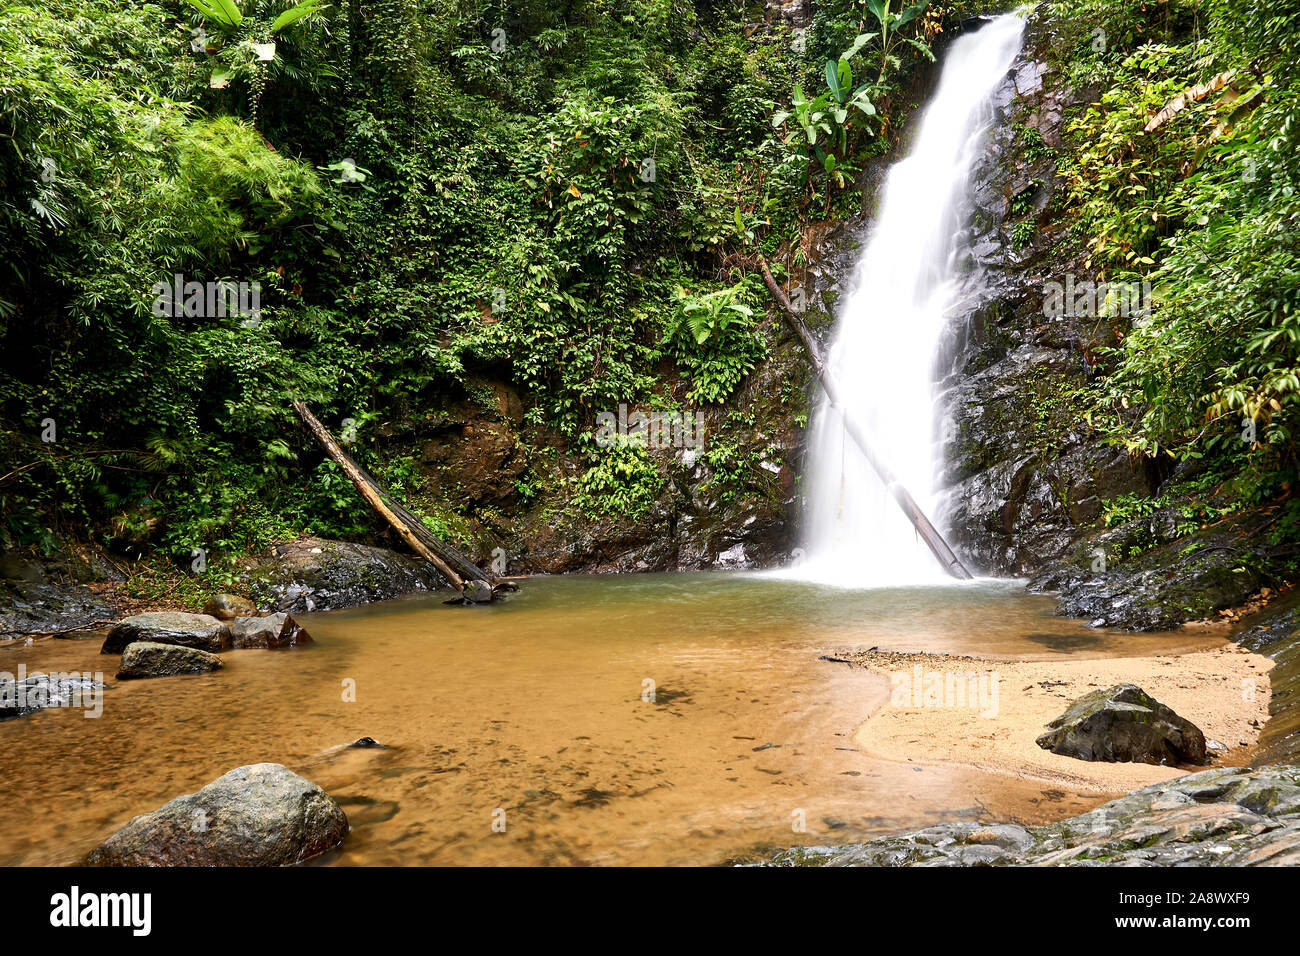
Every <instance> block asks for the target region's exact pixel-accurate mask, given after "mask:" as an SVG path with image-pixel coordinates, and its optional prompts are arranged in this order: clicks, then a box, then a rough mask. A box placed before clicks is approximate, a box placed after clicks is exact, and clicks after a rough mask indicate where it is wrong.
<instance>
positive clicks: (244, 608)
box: [203, 594, 257, 621]
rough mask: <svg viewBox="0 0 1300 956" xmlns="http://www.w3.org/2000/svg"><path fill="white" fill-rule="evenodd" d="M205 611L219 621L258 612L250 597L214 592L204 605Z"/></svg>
mask: <svg viewBox="0 0 1300 956" xmlns="http://www.w3.org/2000/svg"><path fill="white" fill-rule="evenodd" d="M203 613H204V614H210V615H211V616H212V617H215V618H216V619H217V620H218V621H233V620H235V619H236V618H240V617H252V616H253V615H255V614H256V613H257V608H256V607H255V606H254V605H253V602H252V601H250V600H248V598H242V597H240V596H239V595H238V594H214V595H212V597H210V598H208V603H207V604H205V605H203Z"/></svg>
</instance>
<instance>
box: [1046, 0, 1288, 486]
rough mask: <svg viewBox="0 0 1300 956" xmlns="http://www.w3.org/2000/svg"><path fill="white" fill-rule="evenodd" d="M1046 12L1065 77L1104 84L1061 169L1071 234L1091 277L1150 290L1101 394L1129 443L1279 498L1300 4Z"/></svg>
mask: <svg viewBox="0 0 1300 956" xmlns="http://www.w3.org/2000/svg"><path fill="white" fill-rule="evenodd" d="M1056 7H1057V10H1058V12H1059V13H1060V14H1061V15H1062V16H1063V21H1064V20H1068V21H1071V22H1074V23H1075V24H1076V26H1075V27H1071V28H1070V30H1074V31H1075V33H1074V34H1073V35H1072V38H1071V36H1067V37H1066V41H1067V49H1068V57H1069V60H1070V62H1071V63H1072V64H1073V65H1074V67H1075V69H1074V71H1073V72H1074V73H1075V75H1076V76H1080V77H1091V78H1093V79H1094V80H1096V81H1098V82H1099V83H1100V85H1101V89H1102V92H1101V95H1100V96H1099V97H1098V99H1097V101H1096V102H1095V103H1093V104H1092V105H1091V106H1089V107H1087V108H1086V109H1085V110H1084V111H1083V113H1082V115H1081V116H1080V117H1079V118H1078V120H1077V122H1076V124H1075V126H1074V131H1075V135H1076V139H1075V141H1074V143H1073V144H1072V145H1073V146H1074V149H1073V150H1072V152H1073V154H1074V159H1073V161H1072V162H1063V163H1062V164H1061V165H1062V169H1063V171H1065V172H1066V174H1067V176H1068V178H1069V184H1070V204H1069V211H1070V213H1071V214H1072V217H1073V228H1074V229H1075V230H1076V233H1077V234H1078V235H1079V236H1080V237H1081V238H1082V239H1083V240H1084V241H1085V243H1086V245H1087V248H1088V265H1090V266H1091V267H1092V268H1094V269H1099V270H1101V271H1102V272H1103V273H1108V274H1109V275H1111V276H1114V277H1117V278H1120V279H1129V278H1143V277H1145V278H1148V279H1150V281H1151V282H1152V283H1153V284H1154V286H1155V297H1156V306H1157V307H1156V309H1155V310H1154V312H1153V314H1151V315H1146V316H1140V317H1137V318H1136V319H1135V320H1134V321H1133V323H1132V327H1131V328H1129V329H1127V330H1121V331H1122V332H1124V331H1126V332H1127V334H1126V335H1124V338H1123V342H1122V344H1121V345H1120V347H1119V348H1117V349H1115V350H1111V351H1106V352H1103V357H1104V358H1105V359H1106V360H1107V363H1108V365H1109V368H1110V374H1109V377H1108V378H1107V379H1106V383H1105V387H1106V388H1108V389H1109V391H1110V394H1111V396H1112V398H1113V399H1114V400H1115V401H1117V402H1121V403H1122V404H1123V405H1124V406H1125V407H1128V408H1131V409H1133V410H1134V411H1135V412H1136V418H1135V425H1134V427H1133V428H1131V429H1130V430H1129V432H1128V434H1127V442H1126V443H1127V445H1128V447H1129V448H1130V449H1131V450H1134V451H1140V452H1143V453H1145V454H1147V455H1161V454H1172V455H1175V456H1177V457H1180V458H1190V459H1200V458H1206V459H1210V460H1212V461H1213V462H1215V463H1216V464H1215V468H1216V469H1220V470H1222V471H1223V472H1224V473H1225V474H1231V475H1234V476H1235V477H1234V478H1233V479H1232V482H1231V486H1232V487H1233V488H1234V489H1235V493H1236V494H1238V495H1239V496H1241V497H1242V498H1243V500H1252V501H1256V502H1263V501H1268V500H1270V499H1271V498H1276V497H1278V496H1282V495H1285V494H1287V493H1288V489H1289V488H1290V487H1291V485H1292V483H1293V482H1294V481H1295V479H1296V477H1297V468H1298V463H1297V454H1296V452H1297V441H1296V439H1297V436H1296V425H1295V423H1294V418H1295V412H1294V405H1295V401H1296V399H1297V392H1300V265H1297V263H1298V262H1300V246H1298V245H1297V243H1298V242H1300V238H1298V237H1300V161H1297V159H1296V156H1297V146H1298V145H1300V122H1298V121H1297V114H1296V104H1297V103H1298V102H1300V71H1298V68H1297V64H1298V63H1300V59H1298V56H1300V9H1297V8H1296V7H1295V5H1294V4H1293V3H1289V2H1287V0H1252V2H1250V3H1247V4H1244V5H1242V4H1228V3H1226V2H1224V0H1211V2H1202V3H1193V2H1190V0H1171V2H1170V3H1169V4H1168V5H1162V9H1160V10H1157V8H1155V7H1151V6H1147V5H1143V4H1140V3H1136V2H1129V0H1086V2H1083V0H1078V2H1073V3H1058V4H1057V5H1056ZM1080 23H1082V24H1091V23H1096V24H1098V25H1099V28H1101V29H1104V31H1105V33H1106V43H1105V44H1102V45H1100V48H1098V45H1096V44H1092V43H1089V42H1088V41H1087V38H1086V36H1084V35H1083V34H1082V33H1080V32H1079V31H1081V30H1082V29H1083V26H1079V25H1078V24H1080ZM1068 33H1069V31H1068V30H1067V34H1068ZM1069 44H1072V45H1069Z"/></svg>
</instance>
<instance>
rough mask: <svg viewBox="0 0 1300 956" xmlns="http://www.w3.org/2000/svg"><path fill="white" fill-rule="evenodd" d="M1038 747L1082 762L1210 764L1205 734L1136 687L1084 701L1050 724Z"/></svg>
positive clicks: (1100, 693) (1104, 692)
mask: <svg viewBox="0 0 1300 956" xmlns="http://www.w3.org/2000/svg"><path fill="white" fill-rule="evenodd" d="M1037 743H1038V746H1040V747H1042V748H1043V749H1044V750H1050V751H1051V752H1052V753H1056V754H1063V755H1065V756H1067V757H1078V758H1079V759H1080V760H1109V761H1132V762H1136V763H1154V764H1183V763H1195V764H1203V763H1205V735H1204V734H1203V733H1201V730H1200V728H1199V727H1197V726H1196V725H1195V724H1193V723H1192V722H1191V721H1190V720H1186V719H1185V718H1183V717H1179V716H1178V715H1177V714H1176V713H1174V711H1173V710H1172V709H1171V708H1169V707H1166V706H1165V705H1164V704H1162V703H1160V701H1158V700H1156V699H1155V698H1154V697H1152V696H1151V695H1150V694H1148V693H1146V692H1145V691H1144V690H1142V688H1140V687H1138V686H1137V685H1136V684H1116V685H1115V686H1114V687H1108V688H1106V689H1105V690H1096V691H1093V692H1092V693H1091V694H1085V695H1084V696H1083V697H1080V698H1079V699H1078V700H1076V701H1075V702H1074V703H1073V704H1071V705H1070V706H1069V708H1068V709H1067V710H1066V711H1065V713H1064V714H1062V715H1061V716H1060V717H1057V718H1056V719H1055V720H1053V721H1052V722H1051V723H1050V724H1048V725H1047V730H1046V732H1044V733H1043V734H1042V735H1040V736H1039V738H1038V741H1037Z"/></svg>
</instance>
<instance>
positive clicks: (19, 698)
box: [0, 673, 107, 720]
mask: <svg viewBox="0 0 1300 956" xmlns="http://www.w3.org/2000/svg"><path fill="white" fill-rule="evenodd" d="M19 676H21V673H20V675H19ZM101 676H102V675H101ZM106 689H107V688H106V685H104V684H102V683H100V682H99V681H97V680H93V679H91V678H89V677H83V676H80V675H77V676H71V675H67V674H33V675H32V676H31V677H26V678H23V679H22V680H7V681H3V682H0V720H13V719H14V718H16V717H25V716H26V715H28V714H31V713H35V712H36V711H38V710H44V709H45V708H47V707H83V706H91V705H93V704H94V703H95V702H97V701H98V700H99V696H100V694H102V693H103V692H104V690H106Z"/></svg>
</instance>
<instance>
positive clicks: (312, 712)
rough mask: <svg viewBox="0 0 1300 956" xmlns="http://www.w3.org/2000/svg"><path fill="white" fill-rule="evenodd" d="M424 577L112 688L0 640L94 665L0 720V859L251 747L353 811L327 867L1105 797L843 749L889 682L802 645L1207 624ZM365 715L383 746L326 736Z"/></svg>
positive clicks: (1035, 603) (190, 784)
mask: <svg viewBox="0 0 1300 956" xmlns="http://www.w3.org/2000/svg"><path fill="white" fill-rule="evenodd" d="M440 597H441V596H438V597H434V596H421V597H412V598H407V599H403V600H399V601H392V602H388V603H385V604H381V605H371V606H369V607H366V608H359V609H355V610H350V611H340V612H332V613H327V614H313V615H306V616H304V617H303V618H302V620H303V623H304V624H306V626H307V627H308V629H309V630H310V632H311V633H312V635H313V636H314V637H315V639H316V643H315V644H313V645H311V646H308V647H305V648H299V649H293V650H285V651H233V652H228V653H227V654H225V655H224V657H225V660H226V668H225V669H224V670H223V671H221V672H218V673H216V674H211V675H202V676H193V677H174V678H165V679H161V680H151V681H121V682H118V681H115V680H114V679H113V673H114V671H115V670H116V665H117V658H116V656H109V655H100V654H99V653H98V650H99V642H98V641H97V640H80V641H72V640H45V641H42V642H39V643H37V644H34V645H31V646H28V647H8V648H3V649H0V670H5V671H9V672H13V671H15V670H16V668H17V665H18V663H19V662H20V661H21V662H23V663H25V664H26V666H27V668H28V670H29V671H35V670H42V671H74V670H77V671H95V670H99V671H103V672H104V673H105V675H106V679H107V680H108V682H109V683H110V685H111V687H110V689H109V690H108V691H107V692H106V693H105V696H104V709H103V714H102V716H101V717H99V718H97V719H89V720H88V719H85V717H84V716H83V714H82V713H81V712H79V711H75V710H48V711H44V712H41V713H38V714H35V715H32V716H29V717H26V718H23V719H20V720H14V721H9V722H6V723H3V724H0V863H3V864H7V865H13V864H66V863H74V862H76V861H77V860H78V859H79V858H80V857H81V856H82V855H83V854H85V853H86V852H87V851H88V850H90V849H91V848H93V847H94V846H95V845H96V844H97V843H98V842H99V841H100V840H102V839H103V838H104V837H105V836H107V835H108V834H110V833H112V832H113V831H114V830H115V829H117V828H118V827H120V826H122V825H123V824H124V823H126V821H127V820H129V819H130V818H131V817H132V816H134V815H136V814H139V813H142V812H145V811H148V810H151V809H153V808H155V807H157V806H159V805H161V804H162V803H165V802H166V801H167V800H169V799H171V798H172V797H175V796H177V795H179V794H182V793H188V792H192V791H194V790H196V789H198V788H199V787H200V786H202V785H204V784H206V783H208V782H210V781H211V780H213V779H215V778H216V777H218V776H220V775H221V774H222V773H224V772H225V771H227V770H230V769H232V768H233V767H236V766H240V765H243V764H248V763H256V762H259V761H274V762H277V763H283V764H285V765H287V766H288V767H290V768H291V769H293V770H295V771H297V772H299V773H302V774H303V775H305V776H307V777H309V778H310V779H312V780H314V781H316V782H317V783H319V784H320V785H321V786H323V787H324V788H325V789H326V790H327V791H329V792H330V793H331V794H332V795H334V796H335V798H336V799H338V800H339V802H340V803H341V804H342V805H343V808H344V809H345V810H346V811H347V813H348V817H349V819H350V821H351V823H352V827H353V829H352V833H351V834H350V835H349V837H348V839H347V841H346V843H345V846H344V848H343V849H342V850H341V851H340V852H338V853H336V854H333V855H331V857H330V858H328V859H327V860H325V861H323V862H327V863H332V864H442V865H462V864H703V863H719V862H723V861H726V860H728V859H735V858H742V857H745V856H747V855H749V854H753V853H757V852H761V851H762V850H764V849H767V848H775V847H782V846H789V845H794V844H800V843H847V842H854V841H856V840H861V839H863V838H864V837H867V836H871V835H875V834H878V833H881V832H887V831H890V830H897V829H901V828H905V827H913V826H923V825H927V824H929V823H934V822H937V821H940V820H944V819H957V818H967V819H969V818H981V819H986V820H994V819H997V820H1007V819H1019V820H1022V821H1026V822H1043V821H1046V820H1049V819H1058V818H1061V817H1064V816H1068V815H1070V814H1072V813H1077V812H1080V811H1081V810H1083V809H1086V808H1088V807H1091V806H1095V805H1096V804H1097V803H1099V802H1101V800H1100V798H1098V797H1097V796H1096V795H1087V796H1081V795H1076V794H1070V793H1064V792H1062V791H1059V790H1044V788H1043V787H1042V786H1041V785H1038V784H1033V783H1029V782H1025V781H1017V780H1012V779H1009V778H1000V777H993V776H990V775H986V774H981V773H978V772H975V771H967V770H959V769H956V768H941V767H920V766H911V765H907V764H898V763H890V762H886V761H879V760H873V759H869V758H866V757H864V756H863V755H861V754H859V753H858V752H857V751H856V750H855V749H854V747H853V743H852V741H853V735H854V731H855V730H856V729H857V727H858V725H859V724H860V723H861V722H862V721H863V720H864V719H865V718H866V717H867V716H868V714H870V713H871V711H872V710H873V709H874V708H875V707H877V706H878V705H879V704H880V703H882V702H883V701H884V700H885V698H886V697H887V694H888V685H887V683H886V682H885V681H884V680H883V679H882V678H880V677H878V676H873V675H871V674H869V673H866V672H863V671H856V670H850V669H849V668H847V667H845V666H844V665H842V664H834V663H828V662H824V661H819V660H818V656H819V655H822V654H828V653H833V652H834V651H835V650H839V649H846V648H867V647H873V646H879V647H881V648H885V649H894V650H906V651H931V652H946V653H954V654H969V655H973V656H987V657H995V658H996V657H1008V658H1032V659H1054V658H1062V657H1064V656H1067V655H1068V656H1072V657H1080V656H1082V657H1107V656H1135V655H1143V654H1150V653H1175V652H1182V651H1190V650H1195V649H1200V648H1204V647H1208V646H1212V645H1213V644H1216V643H1218V642H1219V640H1220V639H1219V638H1216V637H1210V636H1205V635H1201V636H1196V635H1189V634H1178V635H1170V634H1147V635H1127V634H1116V633H1109V632H1104V631H1092V630H1089V629H1087V628H1086V627H1084V626H1083V625H1082V624H1080V623H1078V622H1074V621H1069V620H1065V619H1062V618H1058V617H1055V616H1053V614H1052V606H1053V603H1052V601H1051V600H1050V599H1048V598H1043V597H1035V596H1030V595H1026V594H1024V593H1023V591H1022V590H1021V589H1020V588H1019V587H1018V586H1017V585H1015V584H1012V583H1005V582H1000V583H988V582H986V583H981V584H974V585H969V586H952V587H942V588H911V589H889V590H876V591H847V592H846V591H842V590H832V589H823V588H818V587H815V586H812V585H808V584H803V583H799V582H792V581H781V580H773V579H770V578H763V577H759V576H745V575H726V574H685V575H637V576H624V577H612V576H600V577H594V576H591V577H589V576H569V577H563V578H537V579H532V580H529V581H526V582H524V583H523V584H522V590H521V591H520V593H519V594H517V595H514V596H512V597H511V598H510V599H509V600H508V601H507V602H506V603H504V604H501V605H499V606H493V607H487V608H462V607H447V606H443V605H442V604H441V603H440ZM347 681H351V682H355V701H347V700H345V699H344V697H345V682H347ZM646 681H652V682H653V685H650V684H647V683H646ZM651 687H653V690H654V699H653V700H651V699H649V698H650V694H649V693H648V691H649V690H650V689H651ZM362 736H371V737H374V738H376V739H377V740H379V741H380V742H382V743H384V744H387V745H388V749H385V750H358V749H339V750H335V749H332V748H335V747H337V745H340V744H344V743H347V742H348V741H351V740H355V739H356V738H358V737H362ZM501 811H504V813H503V814H502V812H501ZM800 818H802V819H804V820H806V831H805V832H796V830H795V828H794V827H795V824H796V822H797V821H798V820H799V819H800ZM502 820H504V824H505V832H497V830H499V829H500V823H501V821H502ZM494 822H495V823H496V824H497V828H496V830H494Z"/></svg>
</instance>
